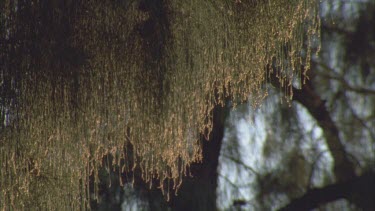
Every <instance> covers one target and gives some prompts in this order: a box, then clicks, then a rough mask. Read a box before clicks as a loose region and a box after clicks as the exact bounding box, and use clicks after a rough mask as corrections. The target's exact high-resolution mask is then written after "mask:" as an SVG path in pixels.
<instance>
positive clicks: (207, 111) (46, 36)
mask: <svg viewBox="0 0 375 211" xmlns="http://www.w3.org/2000/svg"><path fill="white" fill-rule="evenodd" d="M155 2H159V1H155ZM155 2H154V3H151V2H148V3H147V1H141V2H138V1H133V2H132V3H118V2H116V1H61V2H60V1H50V2H49V3H45V2H43V3H42V2H41V1H38V0H34V1H9V0H8V1H4V2H3V3H1V4H0V11H1V17H0V21H1V25H0V27H1V31H0V33H1V34H0V36H1V37H0V39H1V41H2V44H1V45H2V46H1V52H0V58H1V59H2V61H3V63H2V64H1V66H0V68H1V78H0V79H1V83H2V84H1V86H2V87H1V88H2V96H1V100H2V104H1V112H2V113H1V116H2V120H3V121H4V125H3V126H2V128H1V131H0V133H1V134H0V135H1V136H0V168H1V170H0V187H1V189H0V209H5V210H7V209H8V208H13V209H16V210H18V209H25V208H30V207H35V208H40V209H42V208H43V209H49V210H62V209H66V210H68V209H78V208H79V207H88V206H89V203H88V200H90V187H89V177H90V176H93V177H94V178H95V181H96V183H97V182H98V169H99V168H100V166H101V165H102V159H103V156H104V155H106V154H112V156H113V158H114V163H115V164H118V165H120V161H121V160H124V159H125V157H126V158H128V157H127V155H126V150H127V149H125V150H123V149H124V146H125V145H126V143H130V144H131V145H132V146H133V149H134V152H135V153H134V154H133V155H132V157H133V158H132V160H133V161H132V162H134V163H133V164H129V165H125V166H122V169H123V170H124V171H125V170H130V169H128V168H129V166H132V167H133V168H135V167H136V166H139V167H140V168H141V169H142V174H143V178H144V179H145V180H146V181H149V180H150V179H152V178H159V179H160V181H163V180H165V179H172V180H174V184H175V185H176V187H177V186H178V185H179V184H180V183H181V182H182V181H181V178H182V176H183V175H184V174H185V173H186V172H185V171H186V168H187V167H188V166H189V164H190V163H192V162H195V161H199V160H201V159H202V158H201V149H200V146H199V144H198V140H199V136H200V134H203V135H204V136H206V137H208V136H209V133H210V131H211V127H212V114H211V111H212V109H213V107H214V106H215V105H218V104H219V105H224V104H225V102H224V100H225V99H226V98H227V97H231V100H232V101H233V102H235V103H239V102H244V101H250V102H252V103H253V104H254V105H258V104H259V103H261V100H262V99H263V98H264V97H265V96H266V95H267V91H266V89H264V85H265V83H266V82H267V74H268V73H267V71H266V66H267V64H273V65H274V66H276V67H278V68H279V69H280V70H281V73H280V74H281V75H280V77H279V78H280V80H281V82H284V81H286V79H288V81H291V80H289V79H292V78H294V75H296V74H301V73H300V72H299V70H300V66H301V65H305V66H306V67H307V68H306V69H308V66H309V60H310V45H311V39H312V37H313V36H315V35H316V34H318V31H317V29H318V25H319V19H318V12H317V7H318V5H317V4H318V3H317V1H316V0H303V1H301V0H267V1H263V0H262V1H261V0H249V1H242V2H241V1H232V0H219V1H202V0H190V1H180V0H169V1H163V2H161V1H160V2H159V3H155ZM148 4H150V5H148ZM303 52H304V53H303ZM303 55H304V56H303ZM7 93H8V94H7ZM9 93H12V94H9ZM286 94H287V95H291V94H292V93H290V92H289V90H286ZM125 163H126V164H127V161H125ZM94 189H95V190H94V191H97V187H94ZM95 197H97V196H95Z"/></svg>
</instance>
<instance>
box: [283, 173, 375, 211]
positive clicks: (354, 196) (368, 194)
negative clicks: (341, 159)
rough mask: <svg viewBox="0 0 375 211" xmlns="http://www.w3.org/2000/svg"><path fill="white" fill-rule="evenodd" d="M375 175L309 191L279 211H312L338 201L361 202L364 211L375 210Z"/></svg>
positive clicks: (370, 174)
mask: <svg viewBox="0 0 375 211" xmlns="http://www.w3.org/2000/svg"><path fill="white" fill-rule="evenodd" d="M374 196H375V173H374V172H368V173H366V174H364V175H362V176H360V177H355V178H353V179H351V180H348V181H346V182H341V183H337V184H332V185H328V186H325V187H323V188H315V189H311V190H309V191H307V193H305V194H304V195H303V196H301V197H300V198H297V199H294V200H292V202H291V203H289V204H288V205H286V206H285V207H283V208H281V209H279V211H294V210H296V211H297V210H298V211H299V210H311V209H314V208H317V207H318V206H319V205H322V204H325V203H328V202H332V201H335V200H338V199H348V200H350V201H359V202H360V205H361V206H360V207H361V208H362V210H364V211H373V210H375V200H374V199H373V198H372V197H374Z"/></svg>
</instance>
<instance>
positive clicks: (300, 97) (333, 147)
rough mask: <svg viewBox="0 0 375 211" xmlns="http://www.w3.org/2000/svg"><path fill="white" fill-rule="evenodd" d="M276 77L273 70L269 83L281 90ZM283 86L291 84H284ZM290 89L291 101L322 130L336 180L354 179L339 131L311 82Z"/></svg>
mask: <svg viewBox="0 0 375 211" xmlns="http://www.w3.org/2000/svg"><path fill="white" fill-rule="evenodd" d="M273 69H275V68H273ZM277 75H278V74H277V73H276V70H274V71H273V73H272V74H270V81H271V84H272V85H273V86H275V87H278V88H281V87H282V85H281V83H280V81H279V78H278V77H277ZM310 77H311V76H310ZM284 84H292V83H288V82H286V83H284ZM290 88H292V91H293V98H292V100H293V101H296V102H298V103H300V104H301V105H303V106H304V107H305V108H306V109H307V110H308V112H309V113H310V115H311V116H312V117H313V118H314V119H315V120H316V121H317V123H318V125H319V126H320V128H322V130H323V134H324V137H325V141H326V143H327V146H328V149H329V150H330V153H331V155H332V157H333V160H334V175H335V177H336V180H337V181H338V182H342V181H346V180H349V179H351V178H353V177H355V170H354V169H355V168H354V164H353V163H352V162H351V161H350V160H349V159H348V157H347V153H346V150H345V147H344V145H343V144H342V141H341V140H340V136H339V130H338V128H337V126H336V124H335V122H334V121H333V119H332V118H331V115H330V113H329V111H328V110H327V108H326V106H325V101H324V100H323V99H321V98H320V96H319V95H318V94H317V93H316V91H315V90H314V86H313V84H312V82H311V80H306V83H305V84H304V85H303V86H302V89H296V88H295V87H290Z"/></svg>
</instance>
